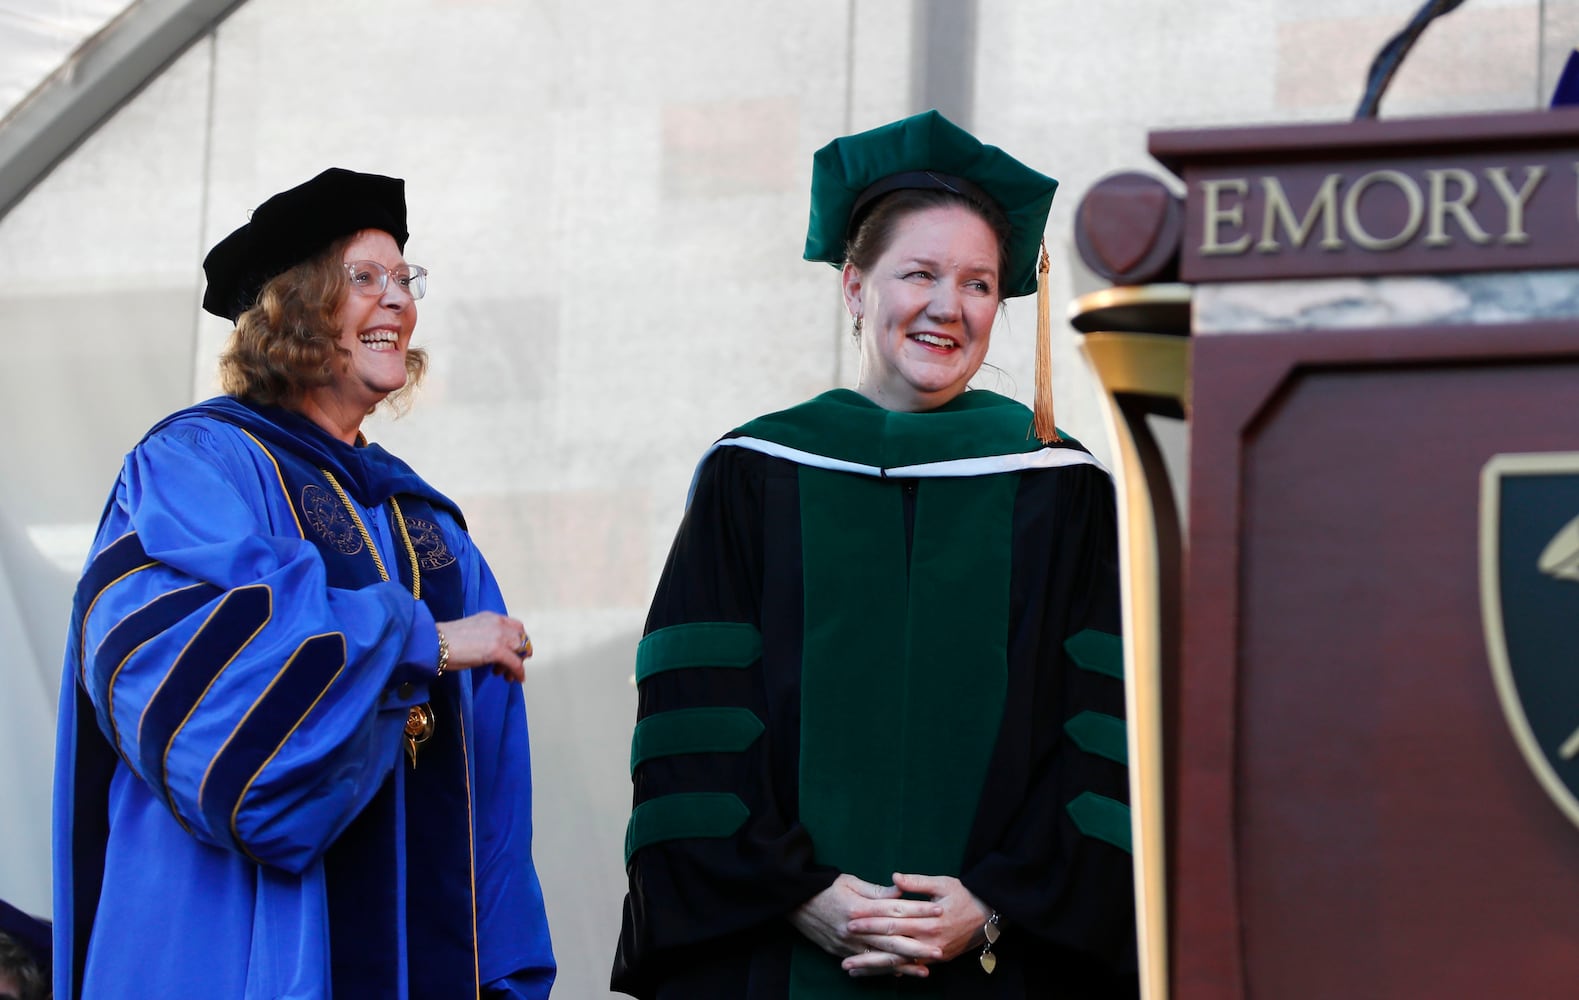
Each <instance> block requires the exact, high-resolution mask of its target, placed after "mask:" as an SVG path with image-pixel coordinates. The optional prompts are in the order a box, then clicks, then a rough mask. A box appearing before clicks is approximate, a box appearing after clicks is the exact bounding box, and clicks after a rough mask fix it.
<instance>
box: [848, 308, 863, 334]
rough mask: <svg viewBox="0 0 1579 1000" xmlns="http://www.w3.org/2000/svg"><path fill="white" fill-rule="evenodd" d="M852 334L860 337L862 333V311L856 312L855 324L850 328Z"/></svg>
mask: <svg viewBox="0 0 1579 1000" xmlns="http://www.w3.org/2000/svg"><path fill="white" fill-rule="evenodd" d="M850 335H851V336H852V337H859V336H860V335H861V314H860V313H856V314H855V325H854V326H853V327H851V328H850Z"/></svg>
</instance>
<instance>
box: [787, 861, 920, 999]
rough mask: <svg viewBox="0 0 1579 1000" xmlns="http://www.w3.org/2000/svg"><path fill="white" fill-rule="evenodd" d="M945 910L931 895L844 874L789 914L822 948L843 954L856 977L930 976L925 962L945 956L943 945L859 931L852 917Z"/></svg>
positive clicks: (907, 915)
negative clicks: (908, 894)
mask: <svg viewBox="0 0 1579 1000" xmlns="http://www.w3.org/2000/svg"><path fill="white" fill-rule="evenodd" d="M942 913H943V907H941V906H940V905H938V904H937V903H934V902H932V901H930V900H924V899H923V900H914V899H902V898H901V893H900V890H899V889H898V888H896V887H894V886H891V885H874V884H873V883H871V882H866V881H863V880H862V879H858V878H856V877H855V876H854V875H840V876H839V877H838V878H836V879H834V881H833V884H832V885H830V886H828V888H826V889H824V890H823V891H822V892H819V893H818V894H817V895H815V896H813V897H812V898H811V899H809V900H807V901H806V902H805V903H803V904H802V905H801V906H800V907H799V908H798V909H796V910H795V911H794V912H793V913H791V914H790V918H789V919H790V923H791V924H793V925H794V926H795V929H796V930H798V931H800V932H801V933H802V934H804V935H806V937H807V938H809V939H810V940H811V942H812V943H813V944H815V945H816V946H817V947H819V948H821V949H822V950H823V951H826V952H827V953H828V954H830V955H835V956H840V957H843V958H844V962H843V963H842V966H843V968H844V970H845V971H846V972H848V973H849V974H850V975H852V976H878V975H883V976H891V975H905V976H918V977H925V976H926V975H927V974H928V972H927V967H926V964H925V963H927V962H930V961H936V960H937V959H939V958H941V957H942V953H941V952H940V951H939V950H938V949H937V948H935V947H932V946H931V945H925V944H922V943H920V942H918V941H915V940H913V939H912V938H908V937H903V936H898V935H885V934H857V933H853V932H851V930H850V922H851V921H852V920H858V919H861V918H863V917H892V918H915V917H937V916H941V915H942Z"/></svg>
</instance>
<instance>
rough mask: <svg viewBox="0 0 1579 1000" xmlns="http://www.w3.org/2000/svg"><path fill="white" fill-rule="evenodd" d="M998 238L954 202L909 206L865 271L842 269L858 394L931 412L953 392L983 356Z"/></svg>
mask: <svg viewBox="0 0 1579 1000" xmlns="http://www.w3.org/2000/svg"><path fill="white" fill-rule="evenodd" d="M998 257H999V254H998V238H997V236H996V235H995V234H994V233H993V231H992V228H991V227H990V226H988V225H987V223H986V222H985V221H984V220H983V219H982V218H981V217H980V216H979V215H977V214H976V213H975V212H973V211H971V210H970V209H968V208H965V207H964V206H962V205H943V206H937V207H932V208H924V209H920V210H917V211H913V212H911V213H909V214H908V215H906V216H904V217H903V218H901V219H899V220H898V222H897V223H896V224H895V225H894V228H893V237H892V239H891V240H890V241H889V244H888V247H887V248H886V249H885V250H884V251H883V252H882V254H880V255H879V256H878V258H877V260H876V261H874V262H873V263H872V265H871V266H870V267H868V268H866V269H865V270H864V271H863V270H861V269H860V268H857V267H856V266H855V265H854V264H846V265H845V267H844V300H845V304H846V306H847V307H848V308H849V310H850V313H851V314H852V315H853V316H855V317H857V318H858V319H860V321H861V376H860V379H859V380H858V381H857V383H856V386H855V388H856V391H857V392H859V393H861V394H862V395H863V396H866V397H867V398H868V399H870V400H872V401H873V402H875V403H877V404H878V405H879V406H882V407H883V408H884V409H888V410H899V411H905V412H915V411H919V410H931V409H935V408H937V407H939V406H942V405H943V404H944V403H947V402H948V401H949V400H951V399H953V398H954V397H955V396H957V395H959V394H960V393H961V392H963V391H964V390H965V387H966V385H967V384H968V383H969V382H970V380H971V379H972V378H973V377H975V374H976V371H977V370H978V369H979V368H981V363H982V361H984V360H985V359H986V357H987V344H988V341H989V339H990V338H991V335H992V323H993V319H994V317H995V316H996V314H997V309H998V301H999V298H998V296H999V288H998Z"/></svg>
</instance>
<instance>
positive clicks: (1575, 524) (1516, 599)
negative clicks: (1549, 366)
mask: <svg viewBox="0 0 1579 1000" xmlns="http://www.w3.org/2000/svg"><path fill="white" fill-rule="evenodd" d="M1480 605H1481V620H1482V622H1483V623H1484V625H1485V630H1486V650H1487V653H1488V654H1489V656H1490V659H1491V670H1492V675H1493V677H1494V678H1495V681H1496V685H1497V694H1498V696H1499V697H1500V698H1501V699H1502V710H1503V712H1504V714H1505V715H1506V716H1507V718H1508V725H1509V726H1510V727H1511V728H1512V730H1513V735H1514V739H1515V740H1517V741H1518V744H1519V749H1520V750H1521V751H1523V753H1524V759H1525V760H1526V761H1527V762H1528V763H1529V765H1530V768H1531V770H1533V771H1534V772H1535V776H1536V778H1537V779H1538V780H1539V781H1540V783H1541V787H1542V788H1544V789H1546V793H1547V794H1548V795H1550V796H1551V797H1552V800H1553V801H1555V802H1556V803H1557V805H1558V807H1559V808H1561V809H1562V811H1563V812H1564V814H1566V815H1567V816H1568V818H1569V819H1570V820H1572V821H1573V822H1574V823H1575V824H1579V452H1548V453H1542V454H1519V455H1497V456H1496V457H1494V458H1493V459H1492V460H1491V461H1490V462H1487V463H1486V466H1485V468H1484V469H1483V470H1482V471H1481V477H1480Z"/></svg>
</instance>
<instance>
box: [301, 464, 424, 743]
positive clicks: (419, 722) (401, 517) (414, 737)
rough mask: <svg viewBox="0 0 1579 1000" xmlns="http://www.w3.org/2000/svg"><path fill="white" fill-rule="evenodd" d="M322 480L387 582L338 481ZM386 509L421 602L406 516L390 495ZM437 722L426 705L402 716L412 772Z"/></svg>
mask: <svg viewBox="0 0 1579 1000" xmlns="http://www.w3.org/2000/svg"><path fill="white" fill-rule="evenodd" d="M318 471H319V472H321V473H323V477H324V478H325V479H327V480H329V485H330V486H331V487H333V488H334V492H335V496H337V497H339V498H340V503H341V504H342V505H344V507H345V510H346V513H348V514H350V515H351V523H352V524H355V525H356V531H357V534H359V535H361V536H362V544H363V545H366V546H367V551H368V552H369V553H371V554H372V556H373V565H374V566H376V567H378V575H379V577H380V578H381V579H383V580H384V581H385V582H386V583H387V582H388V581H389V570H387V569H385V568H384V560H383V558H382V557H381V556H379V554H378V546H376V545H374V544H373V536H372V535H370V534H368V531H367V525H365V524H363V523H362V515H360V514H358V513H357V512H356V505H355V504H353V503H352V502H351V498H350V497H349V496H347V495H346V492H345V488H344V487H343V486H341V485H340V481H339V480H338V479H336V478H334V473H332V472H330V471H329V470H328V469H319V470H318ZM389 506H390V507H392V508H394V511H395V526H396V527H398V528H399V529H400V539H401V541H403V542H405V543H406V556H407V557H408V558H409V559H410V560H411V596H412V597H415V598H417V599H418V600H421V599H422V566H421V564H420V563H418V562H417V547H416V546H415V545H413V544H411V532H410V531H407V530H406V515H405V513H404V512H402V511H401V509H400V501H399V500H396V499H395V498H394V497H393V496H391V497H390V498H389ZM436 721H437V720H436V719H435V717H434V715H433V709H432V708H430V707H429V706H428V705H427V704H425V703H424V704H421V705H412V706H411V710H410V711H409V712H407V713H406V756H408V757H410V758H411V766H412V768H413V769H415V768H416V766H417V748H418V747H420V746H421V745H422V744H424V743H426V742H427V741H428V740H429V739H430V738H431V737H432V736H433V728H434V724H435V722H436Z"/></svg>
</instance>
